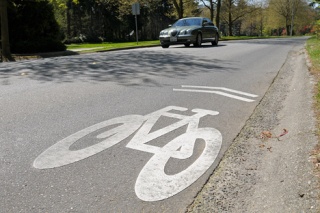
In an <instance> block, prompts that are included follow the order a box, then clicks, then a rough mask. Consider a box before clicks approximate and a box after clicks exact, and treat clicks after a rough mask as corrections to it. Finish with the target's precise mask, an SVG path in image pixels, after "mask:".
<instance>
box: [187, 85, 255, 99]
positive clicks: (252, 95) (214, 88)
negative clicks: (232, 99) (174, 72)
mask: <svg viewBox="0 0 320 213" xmlns="http://www.w3.org/2000/svg"><path fill="white" fill-rule="evenodd" d="M181 87H182V88H197V89H212V90H224V91H227V92H232V93H236V94H240V95H245V96H249V97H253V98H256V97H258V95H254V94H251V93H247V92H241V91H238V90H233V89H228V88H225V87H207V86H190V85H182V86H181Z"/></svg>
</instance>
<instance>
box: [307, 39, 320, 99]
mask: <svg viewBox="0 0 320 213" xmlns="http://www.w3.org/2000/svg"><path fill="white" fill-rule="evenodd" d="M306 49H307V51H308V55H309V56H310V59H311V62H312V65H313V68H314V69H315V70H317V71H318V72H320V40H319V39H316V37H312V38H310V39H308V40H307V45H306ZM319 92H320V91H319ZM319 100H320V99H319ZM319 104H320V102H319Z"/></svg>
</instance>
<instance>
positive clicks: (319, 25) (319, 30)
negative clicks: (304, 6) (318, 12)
mask: <svg viewBox="0 0 320 213" xmlns="http://www.w3.org/2000/svg"><path fill="white" fill-rule="evenodd" d="M313 30H314V33H315V34H316V37H317V39H320V20H318V21H317V22H316V23H315V24H314V26H313ZM319 58H320V56H319Z"/></svg>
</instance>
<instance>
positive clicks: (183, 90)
mask: <svg viewBox="0 0 320 213" xmlns="http://www.w3.org/2000/svg"><path fill="white" fill-rule="evenodd" d="M173 91H176V92H197V93H213V94H218V95H222V96H226V97H229V98H234V99H237V100H240V101H245V102H253V101H255V100H252V99H248V98H243V97H240V96H236V95H231V94H229V93H225V92H220V91H212V90H197V89H173Z"/></svg>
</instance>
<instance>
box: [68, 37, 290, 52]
mask: <svg viewBox="0 0 320 213" xmlns="http://www.w3.org/2000/svg"><path fill="white" fill-rule="evenodd" d="M283 37H284V36H262V37H257V36H225V37H222V38H221V40H222V41H223V40H246V39H257V38H283ZM151 45H160V41H159V40H155V41H139V42H138V44H137V42H114V43H113V42H103V43H82V44H70V45H67V50H71V51H78V52H81V53H89V52H97V51H107V50H113V49H121V48H130V47H143V46H151ZM89 48H90V49H89ZM80 49H87V50H81V51H80Z"/></svg>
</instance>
